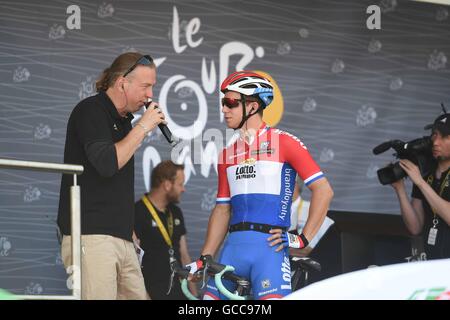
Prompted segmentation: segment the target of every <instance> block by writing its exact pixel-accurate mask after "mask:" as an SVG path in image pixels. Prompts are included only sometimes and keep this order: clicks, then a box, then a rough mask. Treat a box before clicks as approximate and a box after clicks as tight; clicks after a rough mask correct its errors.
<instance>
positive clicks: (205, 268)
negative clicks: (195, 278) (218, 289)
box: [200, 261, 209, 289]
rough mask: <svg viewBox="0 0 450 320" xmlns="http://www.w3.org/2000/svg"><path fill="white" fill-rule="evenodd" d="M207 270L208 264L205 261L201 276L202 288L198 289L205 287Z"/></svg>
mask: <svg viewBox="0 0 450 320" xmlns="http://www.w3.org/2000/svg"><path fill="white" fill-rule="evenodd" d="M208 268H209V262H208V261H205V266H204V268H203V276H202V286H201V288H200V289H203V288H204V287H205V285H206V277H207V275H208V272H207V270H208Z"/></svg>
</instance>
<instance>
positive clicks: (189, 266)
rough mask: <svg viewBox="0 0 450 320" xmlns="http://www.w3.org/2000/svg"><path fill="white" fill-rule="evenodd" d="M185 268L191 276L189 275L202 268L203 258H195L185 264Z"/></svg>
mask: <svg viewBox="0 0 450 320" xmlns="http://www.w3.org/2000/svg"><path fill="white" fill-rule="evenodd" d="M185 268H186V269H188V270H189V276H190V277H191V275H193V274H195V273H197V272H199V271H201V270H203V268H204V264H203V260H201V259H197V260H196V261H194V262H191V263H189V264H187V265H185Z"/></svg>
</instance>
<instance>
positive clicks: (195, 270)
mask: <svg viewBox="0 0 450 320" xmlns="http://www.w3.org/2000/svg"><path fill="white" fill-rule="evenodd" d="M211 260H212V257H211V255H209V254H207V255H201V256H200V258H198V259H197V261H194V262H191V263H189V264H187V265H186V266H185V267H186V269H189V276H188V280H189V281H194V282H195V281H199V280H200V279H201V278H202V277H201V275H200V274H199V273H200V272H201V271H203V269H205V266H206V265H207V263H208V261H211Z"/></svg>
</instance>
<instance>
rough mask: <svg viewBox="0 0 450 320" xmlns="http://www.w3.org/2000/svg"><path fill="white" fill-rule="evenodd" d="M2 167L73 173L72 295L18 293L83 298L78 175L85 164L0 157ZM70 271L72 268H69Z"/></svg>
mask: <svg viewBox="0 0 450 320" xmlns="http://www.w3.org/2000/svg"><path fill="white" fill-rule="evenodd" d="M0 168H4V169H18V170H33V171H44V172H53V173H63V174H73V186H71V187H70V219H71V230H72V237H71V241H72V246H71V248H72V266H71V267H72V268H71V269H72V270H71V271H72V275H71V278H72V288H69V289H70V290H71V291H72V295H70V296H64V295H17V296H16V297H17V298H19V299H33V300H80V299H81V205H80V200H81V199H80V186H78V185H77V175H79V174H82V173H83V170H84V168H83V166H80V165H72V164H61V163H51V162H37V161H23V160H12V159H0ZM68 272H70V270H68Z"/></svg>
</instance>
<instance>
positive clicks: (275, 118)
mask: <svg viewBox="0 0 450 320" xmlns="http://www.w3.org/2000/svg"><path fill="white" fill-rule="evenodd" d="M255 72H256V73H257V74H260V75H261V76H263V77H264V78H267V79H269V81H270V82H271V83H272V85H273V89H274V92H273V101H272V103H271V104H269V106H268V107H267V108H266V109H265V110H264V116H263V120H264V122H265V123H267V124H268V125H269V126H270V127H274V126H276V125H277V124H278V122H280V120H281V118H282V117H283V111H284V103H283V96H282V95H281V90H280V88H279V87H278V84H277V83H276V82H275V80H274V79H273V78H272V77H271V76H270V75H269V74H268V73H265V72H263V71H259V70H255Z"/></svg>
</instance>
